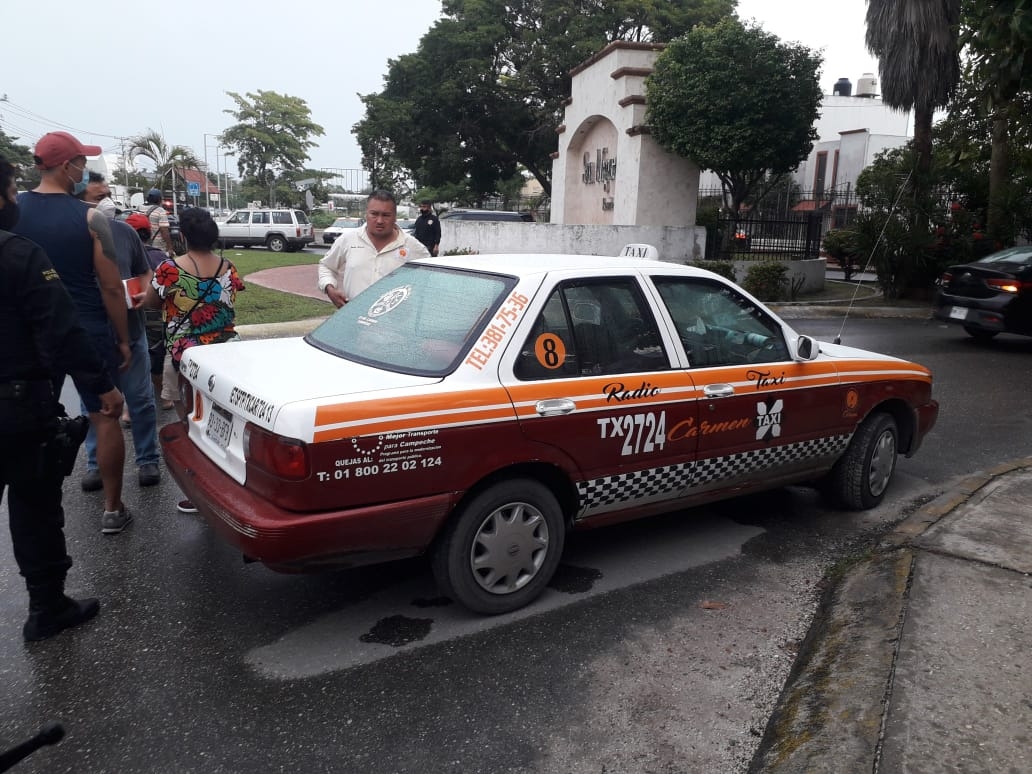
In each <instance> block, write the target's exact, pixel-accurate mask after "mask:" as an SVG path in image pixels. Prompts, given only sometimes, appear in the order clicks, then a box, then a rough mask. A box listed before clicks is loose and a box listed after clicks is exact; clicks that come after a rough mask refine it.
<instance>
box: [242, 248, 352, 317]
mask: <svg viewBox="0 0 1032 774" xmlns="http://www.w3.org/2000/svg"><path fill="white" fill-rule="evenodd" d="M224 257H225V258H227V259H229V260H231V261H233V265H234V266H236V268H237V273H238V274H239V275H240V276H241V277H246V276H247V275H248V274H251V273H253V272H256V271H261V270H262V269H272V268H275V267H277V266H300V265H303V264H315V263H318V262H319V259H320V258H321V257H322V253H309V252H297V253H272V252H269V251H268V250H238V249H230V250H226V251H225V253H224ZM245 284H247V283H245ZM332 311H333V307H332V306H330V305H328V304H326V303H324V302H322V301H316V300H315V299H314V298H307V297H305V296H295V295H294V294H293V293H283V292H281V291H279V290H271V289H269V288H263V287H261V286H259V285H255V284H254V283H253V282H252V283H250V284H247V288H246V289H245V290H244V292H243V293H240V294H238V295H237V298H236V322H237V325H253V324H256V323H278V322H292V321H294V320H307V319H310V318H312V317H326V316H327V315H328V314H330V313H331V312H332Z"/></svg>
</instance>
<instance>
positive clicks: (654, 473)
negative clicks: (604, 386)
mask: <svg viewBox="0 0 1032 774" xmlns="http://www.w3.org/2000/svg"><path fill="white" fill-rule="evenodd" d="M851 437H852V436H851V435H836V436H830V437H828V438H815V439H814V440H812V441H801V442H800V443H789V444H782V445H780V446H769V447H767V448H766V449H754V450H752V451H747V452H742V453H741V454H729V455H727V456H726V457H709V458H707V459H703V460H698V461H697V462H696V463H694V465H693V464H692V463H683V464H680V465H667V466H665V467H662V468H648V469H646V470H637V471H635V472H633V473H623V474H621V475H617V476H604V477H602V478H596V479H592V480H590V481H581V482H578V484H577V493H578V494H579V495H580V501H581V507H582V509H583V510H582V514H587V513H589V512H591V511H594V510H598V509H599V508H604V507H606V506H610V505H616V504H618V503H632V502H634V501H636V500H646V499H651V498H654V497H657V496H660V495H664V494H670V493H671V492H676V491H677V490H679V489H682V488H685V487H687V486H691V487H701V486H706V485H707V484H712V483H714V482H717V481H720V480H722V479H728V480H732V479H738V478H742V477H743V476H746V475H750V474H752V473H760V472H762V471H764V470H769V469H771V468H780V467H787V466H790V465H792V463H794V462H803V461H805V460H808V459H820V458H822V457H829V456H836V455H838V454H841V453H842V451H844V450H845V448H846V446H848V445H849V439H850V438H851Z"/></svg>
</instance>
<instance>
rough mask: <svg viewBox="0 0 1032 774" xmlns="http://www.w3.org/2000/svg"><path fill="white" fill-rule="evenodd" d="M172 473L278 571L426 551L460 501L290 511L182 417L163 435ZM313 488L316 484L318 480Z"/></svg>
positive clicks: (248, 553)
mask: <svg viewBox="0 0 1032 774" xmlns="http://www.w3.org/2000/svg"><path fill="white" fill-rule="evenodd" d="M160 440H161V449H162V453H163V454H164V457H165V464H166V466H167V467H168V470H169V473H171V475H172V477H173V478H174V479H175V481H176V483H177V484H178V485H179V488H180V489H182V490H183V494H184V495H186V497H187V498H188V499H190V500H191V501H192V502H193V504H194V505H195V506H197V509H198V511H199V512H200V513H201V515H202V516H203V517H204V518H205V519H206V520H207V521H208V523H209V524H211V526H212V527H213V528H214V529H215V530H216V531H217V532H218V533H219V535H221V537H222V538H223V539H225V540H226V541H228V542H229V543H230V544H231V545H233V546H236V547H237V548H238V549H240V551H241V552H242V553H243V554H244V556H245V557H246V558H248V559H253V560H256V561H259V562H262V563H264V564H266V565H268V566H269V567H271V568H272V569H274V570H280V571H284V572H293V571H305V570H312V569H320V568H332V567H357V566H360V565H363V564H374V563H377V562H383V561H388V560H391V559H402V558H405V557H409V556H416V555H418V554H421V553H423V552H424V551H426V549H427V548H428V547H429V546H430V544H431V543H432V542H433V539H434V537H435V536H436V534H437V532H438V530H439V529H440V528H441V526H442V525H443V524H444V521H445V519H446V518H447V517H448V514H449V513H450V512H451V510H452V508H453V507H454V505H455V503H456V502H457V500H458V494H457V493H447V492H446V493H443V494H440V495H433V496H429V497H421V498H417V499H413V500H406V501H402V502H393V503H381V504H378V505H372V506H366V507H362V508H351V509H347V510H335V511H318V512H310V513H308V512H295V511H287V510H284V509H282V508H279V507H277V506H276V505H274V504H273V503H270V502H269V501H268V500H267V499H265V498H263V497H259V496H258V495H256V494H255V493H254V492H252V491H250V490H249V489H248V488H247V487H246V486H242V485H240V484H239V483H237V482H236V481H235V480H234V479H232V478H231V477H230V476H229V475H227V474H226V473H225V472H223V471H222V470H221V469H220V468H219V467H218V466H217V465H216V464H215V463H214V462H212V461H211V460H210V459H209V458H208V457H207V456H205V455H204V454H203V453H202V452H201V451H200V450H199V449H198V448H197V446H196V445H195V444H194V443H193V442H192V441H191V440H190V438H189V437H188V435H187V428H186V426H185V425H184V424H182V423H180V422H175V423H173V424H170V425H167V426H166V427H163V428H162V429H161V433H160ZM313 486H315V484H314V483H313Z"/></svg>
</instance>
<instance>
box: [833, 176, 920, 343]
mask: <svg viewBox="0 0 1032 774" xmlns="http://www.w3.org/2000/svg"><path fill="white" fill-rule="evenodd" d="M913 173H914V172H913V170H911V171H910V172H908V173H907V176H906V178H904V180H903V182H902V183H900V184H899V190H898V191H897V192H896V200H895V201H894V202H893V203H892V206H891V207H890V208H889V214H888V215H887V216H885V222H884V223H883V224H882V229H881V233H879V234H878V238H877V239H876V240H874V245H873V246H872V247H871V252H870V253H868V255H867V263H866V264H865V265H864V267H863V268H862V269H860V271H859V272H857V274H858V275H859V274H863V273H865V272H867V271H870V268H871V264H872V263H873V262H874V251H875V250H877V249H878V245H879V244H880V243H881V241H882V239H884V238H885V229H887V228H888V227H889V221H890V220H892V214H893V213H894V212H895V211H896V206H897V205H898V204H899V200H900V199H902V198H903V191H905V190H906V187H907V183H909V182H910V177H911V175H913ZM860 287H861V281H860V279H859V278H858V279H857V281H856V285H855V286H854V287H853V297H852V298H850V299H849V306H847V307H846V313H845V314H844V315H842V325H840V326H839V332H838V335H837V336H835V343H836V344H841V343H842V331H843V330H845V327H846V320H848V319H849V313H850V312H851V311H852V309H853V305H854V304H855V303H856V294H857V293H859V292H860Z"/></svg>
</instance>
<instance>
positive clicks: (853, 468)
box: [821, 412, 899, 511]
mask: <svg viewBox="0 0 1032 774" xmlns="http://www.w3.org/2000/svg"><path fill="white" fill-rule="evenodd" d="M898 440H899V431H898V429H897V428H896V420H895V419H893V418H892V417H891V416H889V415H888V414H885V413H881V412H879V413H877V414H872V415H871V416H869V417H868V418H867V419H865V420H864V422H863V424H862V425H860V427H859V428H858V429H857V431H856V433H855V434H854V435H853V439H852V440H851V441H850V442H849V448H848V449H846V453H845V454H843V455H842V458H841V459H839V461H838V462H836V463H835V467H834V468H832V470H831V472H830V473H829V474H828V476H827V478H826V479H825V480H824V482H823V483H822V487H821V488H822V490H823V491H824V494H825V495H826V496H827V497H828V498H829V499H830V500H831V501H832V502H834V503H835V504H836V505H838V506H840V507H842V508H845V509H848V510H852V511H863V510H867V509H868V508H873V507H875V506H876V505H878V503H880V502H881V501H882V499H883V498H884V497H885V492H886V491H887V490H888V488H889V483H890V482H891V480H892V474H893V471H895V469H896V450H897V449H898Z"/></svg>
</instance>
